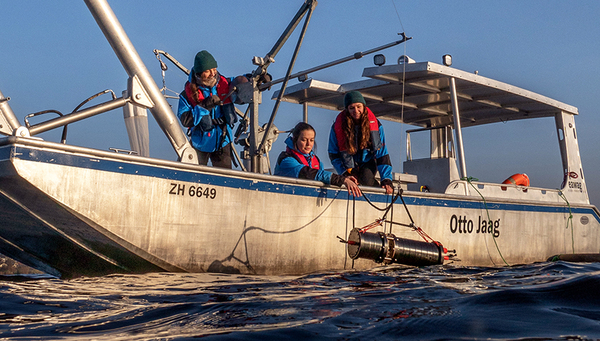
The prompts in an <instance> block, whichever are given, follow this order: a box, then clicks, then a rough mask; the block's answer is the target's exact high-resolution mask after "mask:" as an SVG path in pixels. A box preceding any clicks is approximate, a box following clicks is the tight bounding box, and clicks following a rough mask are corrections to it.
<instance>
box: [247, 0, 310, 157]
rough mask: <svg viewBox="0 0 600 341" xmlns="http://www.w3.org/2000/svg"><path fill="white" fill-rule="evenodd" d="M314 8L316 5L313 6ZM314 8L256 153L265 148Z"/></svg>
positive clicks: (261, 151) (305, 22)
mask: <svg viewBox="0 0 600 341" xmlns="http://www.w3.org/2000/svg"><path fill="white" fill-rule="evenodd" d="M315 6H316V4H315ZM313 9H314V6H311V7H310V8H309V9H308V13H307V14H306V20H305V21H304V26H303V27H302V32H300V37H299V38H298V43H296V49H295V50H294V54H293V55H292V60H291V61H290V65H289V66H288V69H287V71H286V73H285V77H284V81H283V83H282V84H281V89H280V90H279V96H277V100H276V101H275V106H274V107H273V113H271V117H270V118H269V124H267V128H266V129H265V134H264V135H263V139H262V141H261V143H260V146H259V147H258V153H260V154H261V155H262V154H263V149H264V148H265V143H266V142H267V138H268V137H269V134H267V132H268V131H270V130H271V126H272V125H273V121H274V120H275V116H276V115H277V110H278V109H279V104H281V97H282V96H283V93H284V92H285V88H286V87H287V83H288V81H289V80H290V74H291V73H292V70H293V69H294V64H295V63H296V58H297V57H298V52H299V51H300V47H301V46H302V42H303V41H304V36H305V34H306V29H307V28H308V23H309V22H310V18H311V16H312V12H313Z"/></svg>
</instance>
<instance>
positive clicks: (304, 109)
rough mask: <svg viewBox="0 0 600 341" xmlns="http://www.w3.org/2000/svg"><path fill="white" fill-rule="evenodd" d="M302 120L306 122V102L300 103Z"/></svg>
mask: <svg viewBox="0 0 600 341" xmlns="http://www.w3.org/2000/svg"><path fill="white" fill-rule="evenodd" d="M302 121H303V122H304V123H308V103H307V102H304V103H302Z"/></svg>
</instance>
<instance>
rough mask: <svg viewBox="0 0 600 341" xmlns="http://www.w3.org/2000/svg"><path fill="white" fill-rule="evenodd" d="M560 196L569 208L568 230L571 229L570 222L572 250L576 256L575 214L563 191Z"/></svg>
mask: <svg viewBox="0 0 600 341" xmlns="http://www.w3.org/2000/svg"><path fill="white" fill-rule="evenodd" d="M558 196H559V197H561V198H562V199H563V200H564V201H565V202H566V203H567V207H569V218H567V228H569V222H571V249H572V250H573V254H575V237H574V236H573V213H571V204H569V200H567V197H566V196H565V194H564V193H563V192H562V191H560V190H559V191H558Z"/></svg>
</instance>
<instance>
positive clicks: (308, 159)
mask: <svg viewBox="0 0 600 341" xmlns="http://www.w3.org/2000/svg"><path fill="white" fill-rule="evenodd" d="M285 144H286V150H285V152H282V153H281V154H280V155H279V157H278V158H277V164H276V166H275V172H274V174H275V175H281V176H288V177H292V178H299V179H308V180H316V181H321V182H323V183H325V184H328V185H329V184H332V185H336V186H341V185H343V184H344V179H345V177H342V176H339V175H337V174H333V173H331V172H329V171H326V170H324V169H323V164H322V163H321V161H320V160H319V158H318V157H317V155H316V154H315V153H314V152H313V151H311V152H310V153H309V154H302V153H300V152H299V151H298V150H296V149H295V147H294V142H293V140H292V137H291V136H289V137H288V138H287V139H286V140H285Z"/></svg>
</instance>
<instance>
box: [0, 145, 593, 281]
mask: <svg viewBox="0 0 600 341" xmlns="http://www.w3.org/2000/svg"><path fill="white" fill-rule="evenodd" d="M11 141H14V139H13V140H11ZM57 145H58V144H53V143H47V142H35V143H33V142H28V141H27V140H24V139H18V140H17V142H15V143H9V142H6V143H5V145H4V146H3V147H1V148H0V155H2V158H1V161H0V175H1V177H2V179H1V181H0V186H1V189H0V193H1V194H2V201H3V203H4V204H3V205H2V206H1V207H2V212H1V213H2V224H0V235H1V236H2V239H0V240H1V241H2V244H1V246H0V248H1V249H0V252H1V253H4V254H6V255H8V256H11V257H13V258H15V259H17V260H20V261H22V262H24V263H25V264H27V265H31V266H33V267H35V268H38V269H40V270H42V271H46V272H48V273H51V274H54V275H57V276H63V277H75V276H80V275H102V274H107V273H114V272H122V273H144V272H152V271H185V272H207V271H208V272H228V273H248V274H302V273H310V272H314V271H323V270H336V269H349V268H351V267H352V266H354V267H355V268H368V267H372V266H374V265H375V263H373V262H372V261H368V260H359V261H356V262H354V263H353V262H352V260H351V259H349V258H348V256H347V251H346V248H345V246H344V244H342V243H340V241H339V239H338V238H337V237H338V236H339V237H341V238H343V239H347V237H348V234H349V232H350V230H351V229H352V228H353V227H363V226H366V225H368V224H370V223H373V222H374V221H375V220H376V219H378V218H381V216H382V212H381V211H378V210H375V209H374V208H372V207H371V206H370V205H369V204H368V203H367V202H366V201H365V200H364V199H360V200H356V201H353V200H352V199H349V198H348V195H347V192H346V191H345V190H339V189H336V188H332V187H319V186H318V185H317V183H313V182H307V181H304V182H303V181H298V180H295V179H285V178H278V177H271V176H264V175H262V176H261V175H255V174H254V175H253V174H248V173H242V172H235V173H237V174H239V175H238V176H231V175H223V174H220V173H219V170H216V169H212V168H207V167H201V166H190V165H183V164H181V163H175V162H169V161H163V162H160V163H159V164H158V163H152V162H148V160H149V159H146V158H139V157H131V156H121V155H119V154H117V153H112V155H111V156H110V157H108V156H106V155H105V154H106V153H104V154H102V153H98V152H97V151H93V150H88V152H89V153H82V152H79V153H73V152H69V151H68V150H67V151H65V150H59V149H54V147H55V146H57ZM366 196H367V197H368V198H369V199H370V201H371V202H373V204H374V205H376V206H378V207H385V206H386V205H387V204H388V203H389V202H390V200H391V197H390V196H386V195H383V194H382V193H381V192H373V193H368V192H367V193H366ZM403 199H404V200H405V202H406V204H407V208H408V212H409V213H410V217H409V215H408V214H407V211H406V210H405V208H404V206H403V204H402V203H401V202H400V200H398V201H397V202H396V203H395V204H394V207H393V210H391V211H390V212H389V213H388V216H387V217H386V218H387V219H388V220H393V221H395V222H401V223H409V222H410V219H411V218H412V219H413V220H414V222H415V224H416V225H417V226H419V227H421V228H422V229H423V230H424V231H425V232H426V233H427V234H428V235H429V236H431V237H432V238H433V239H435V240H437V241H439V242H441V243H442V244H443V245H444V246H445V247H446V248H448V249H453V250H456V257H455V258H454V259H453V260H452V262H454V263H456V264H460V265H465V266H466V265H469V266H470V265H477V266H486V265H504V264H511V265H513V264H522V263H530V262H535V261H543V260H546V259H547V258H548V257H550V256H552V255H556V254H563V253H573V252H574V253H597V252H599V251H600V249H599V244H600V235H599V232H598V231H599V226H600V225H599V221H600V218H599V216H598V214H597V210H596V209H595V207H594V206H591V205H567V204H565V203H562V204H561V203H560V202H557V203H548V202H545V203H535V202H526V201H520V202H509V201H507V200H500V199H498V200H494V199H492V198H487V200H486V202H485V203H484V202H483V200H482V199H481V198H476V197H465V196H462V197H461V196H458V195H448V194H431V193H418V192H405V194H404V196H403ZM15 211H16V212H19V219H15V218H14V216H10V214H13V213H14V212H15ZM571 215H572V218H571V219H570V218H569V217H570V216H571ZM384 229H385V232H390V227H389V226H384V227H378V228H377V229H375V230H377V231H383V230H384ZM375 230H371V231H375ZM391 232H392V233H394V234H395V235H397V236H399V237H402V238H409V239H415V240H418V239H419V238H420V237H419V236H418V235H417V234H416V233H415V232H414V231H412V230H410V229H409V228H407V227H399V226H397V225H394V226H393V227H392V231H391Z"/></svg>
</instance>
